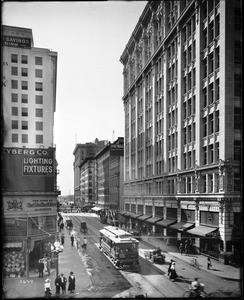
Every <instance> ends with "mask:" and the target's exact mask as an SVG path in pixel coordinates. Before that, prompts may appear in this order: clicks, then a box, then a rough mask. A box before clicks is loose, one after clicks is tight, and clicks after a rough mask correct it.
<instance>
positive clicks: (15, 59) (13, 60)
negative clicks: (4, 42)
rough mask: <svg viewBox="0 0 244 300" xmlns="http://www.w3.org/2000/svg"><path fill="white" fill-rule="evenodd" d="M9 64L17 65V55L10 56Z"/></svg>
mask: <svg viewBox="0 0 244 300" xmlns="http://www.w3.org/2000/svg"><path fill="white" fill-rule="evenodd" d="M11 62H12V63H17V62H18V55H17V54H11Z"/></svg>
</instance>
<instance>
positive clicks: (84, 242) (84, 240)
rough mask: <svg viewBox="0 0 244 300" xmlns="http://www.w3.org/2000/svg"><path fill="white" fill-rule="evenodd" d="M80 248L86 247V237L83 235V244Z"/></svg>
mask: <svg viewBox="0 0 244 300" xmlns="http://www.w3.org/2000/svg"><path fill="white" fill-rule="evenodd" d="M82 248H84V249H85V250H86V248H87V239H86V237H85V236H84V239H83V245H82Z"/></svg>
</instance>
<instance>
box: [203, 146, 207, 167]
mask: <svg viewBox="0 0 244 300" xmlns="http://www.w3.org/2000/svg"><path fill="white" fill-rule="evenodd" d="M203 164H204V165H206V164H207V147H203Z"/></svg>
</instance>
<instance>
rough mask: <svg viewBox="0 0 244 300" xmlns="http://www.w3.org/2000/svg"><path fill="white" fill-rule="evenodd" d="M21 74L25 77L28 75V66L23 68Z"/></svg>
mask: <svg viewBox="0 0 244 300" xmlns="http://www.w3.org/2000/svg"><path fill="white" fill-rule="evenodd" d="M21 76H24V77H27V76H28V69H27V68H21Z"/></svg>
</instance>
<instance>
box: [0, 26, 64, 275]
mask: <svg viewBox="0 0 244 300" xmlns="http://www.w3.org/2000/svg"><path fill="white" fill-rule="evenodd" d="M56 77H57V52H53V51H50V50H49V49H44V48H36V47H34V42H33V35H32V30H31V29H29V28H20V27H14V26H6V25H3V26H2V79H3V82H2V99H3V100H2V111H1V117H2V125H3V126H2V137H3V151H2V181H1V183H2V196H3V234H4V257H3V260H4V270H3V274H4V276H7V277H19V276H20V277H23V276H27V277H28V276H29V272H30V271H34V270H35V269H36V265H37V262H38V259H39V258H43V257H44V255H51V252H50V251H51V248H50V244H51V242H54V241H55V238H56V234H57V227H56V226H57V225H56V220H57V197H58V195H59V194H60V192H59V189H58V187H57V173H58V170H57V162H56V149H55V145H54V144H53V127H54V112H55V109H56Z"/></svg>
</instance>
